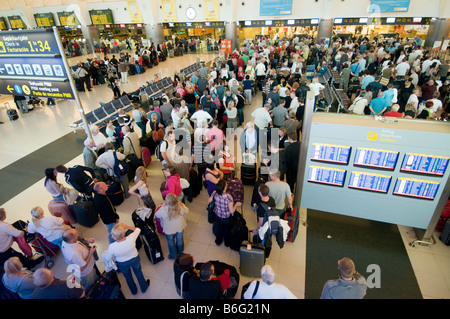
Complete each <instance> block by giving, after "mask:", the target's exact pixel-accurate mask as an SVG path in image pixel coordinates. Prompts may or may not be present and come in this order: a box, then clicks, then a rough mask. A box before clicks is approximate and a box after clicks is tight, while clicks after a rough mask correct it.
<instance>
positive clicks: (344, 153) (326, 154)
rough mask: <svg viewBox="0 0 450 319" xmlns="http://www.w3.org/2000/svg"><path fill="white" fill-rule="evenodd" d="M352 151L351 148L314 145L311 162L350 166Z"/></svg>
mask: <svg viewBox="0 0 450 319" xmlns="http://www.w3.org/2000/svg"><path fill="white" fill-rule="evenodd" d="M350 150H351V147H350V146H341V145H333V144H320V143H313V146H312V148H311V160H313V161H322V162H330V163H339V164H348V160H349V158H350Z"/></svg>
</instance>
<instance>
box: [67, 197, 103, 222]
mask: <svg viewBox="0 0 450 319" xmlns="http://www.w3.org/2000/svg"><path fill="white" fill-rule="evenodd" d="M72 209H73V212H74V214H75V218H76V220H77V221H78V224H80V225H81V226H85V227H93V226H94V225H95V224H97V222H98V221H99V217H98V213H97V210H96V209H95V205H94V202H93V201H91V200H79V201H76V202H75V203H74V204H73V205H72Z"/></svg>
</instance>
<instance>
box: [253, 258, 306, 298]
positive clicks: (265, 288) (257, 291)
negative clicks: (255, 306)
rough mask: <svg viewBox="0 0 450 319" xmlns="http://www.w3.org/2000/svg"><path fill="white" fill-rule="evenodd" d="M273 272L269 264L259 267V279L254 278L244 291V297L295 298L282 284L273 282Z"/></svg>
mask: <svg viewBox="0 0 450 319" xmlns="http://www.w3.org/2000/svg"><path fill="white" fill-rule="evenodd" d="M275 277H276V275H275V272H274V271H273V268H272V267H271V266H270V265H265V266H263V267H262V268H261V279H262V280H261V281H259V280H255V281H253V282H252V283H251V284H250V286H249V287H248V289H247V291H246V292H245V293H244V299H297V297H296V296H295V295H294V294H293V293H292V292H291V291H290V290H289V289H288V288H287V287H286V286H284V285H282V284H278V283H275Z"/></svg>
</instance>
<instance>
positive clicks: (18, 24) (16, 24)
mask: <svg viewBox="0 0 450 319" xmlns="http://www.w3.org/2000/svg"><path fill="white" fill-rule="evenodd" d="M8 20H9V25H10V26H11V29H26V28H27V25H26V24H25V22H23V20H22V18H21V17H20V16H9V17H8Z"/></svg>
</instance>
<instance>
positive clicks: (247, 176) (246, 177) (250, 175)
mask: <svg viewBox="0 0 450 319" xmlns="http://www.w3.org/2000/svg"><path fill="white" fill-rule="evenodd" d="M241 180H242V183H243V184H244V185H255V182H256V164H250V165H248V164H244V163H242V165H241Z"/></svg>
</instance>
